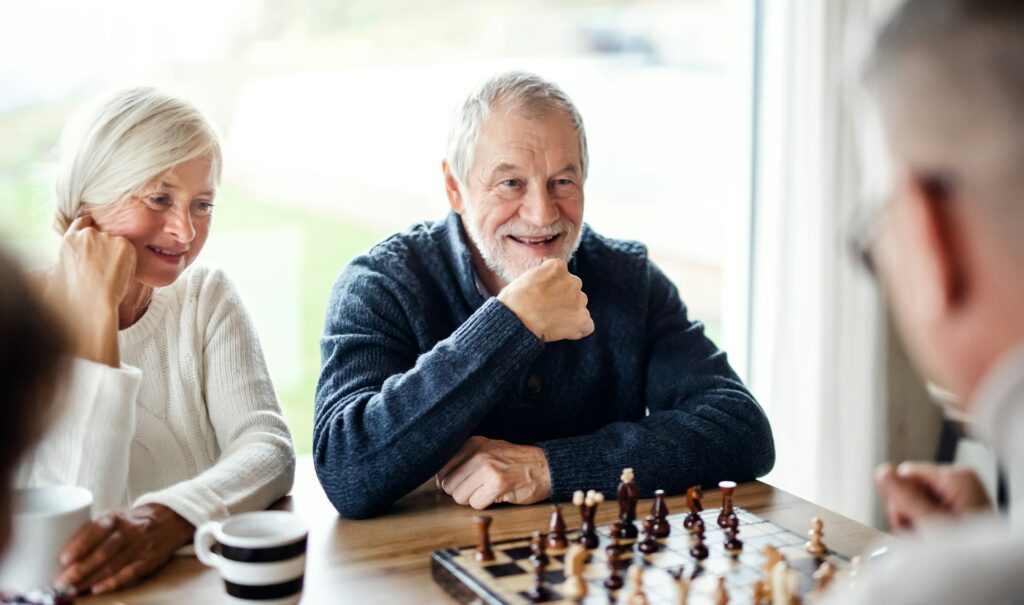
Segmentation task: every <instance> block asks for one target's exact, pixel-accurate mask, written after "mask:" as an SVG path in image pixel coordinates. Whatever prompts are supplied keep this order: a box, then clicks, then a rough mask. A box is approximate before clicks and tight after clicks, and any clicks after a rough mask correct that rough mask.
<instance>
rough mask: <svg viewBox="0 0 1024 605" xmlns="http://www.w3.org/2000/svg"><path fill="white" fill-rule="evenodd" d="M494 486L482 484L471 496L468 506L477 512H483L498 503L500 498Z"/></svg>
mask: <svg viewBox="0 0 1024 605" xmlns="http://www.w3.org/2000/svg"><path fill="white" fill-rule="evenodd" d="M499 495H500V494H499V493H497V492H496V491H495V489H494V486H493V485H487V484H486V483H481V484H480V486H479V487H477V489H476V490H475V491H474V492H473V493H472V494H470V496H469V500H468V502H467V503H468V504H469V505H470V506H472V507H473V508H475V509H477V510H483V509H485V508H487V507H488V506H490V505H492V504H494V503H495V502H497V501H498V496H499Z"/></svg>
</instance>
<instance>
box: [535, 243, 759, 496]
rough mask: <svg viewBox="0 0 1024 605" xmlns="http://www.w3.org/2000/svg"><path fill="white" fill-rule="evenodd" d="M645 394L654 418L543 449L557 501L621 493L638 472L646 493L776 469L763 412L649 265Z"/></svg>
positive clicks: (620, 424) (742, 478)
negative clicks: (590, 492) (623, 477)
mask: <svg viewBox="0 0 1024 605" xmlns="http://www.w3.org/2000/svg"><path fill="white" fill-rule="evenodd" d="M648 276H649V284H650V285H649V298H648V300H649V303H648V321H647V331H646V333H647V339H646V340H647V362H646V397H645V404H646V407H647V410H648V415H647V416H646V417H644V418H642V419H640V420H638V421H636V422H614V423H612V424H609V425H607V426H605V427H603V428H601V429H600V430H598V431H597V432H595V433H592V434H590V435H583V436H578V437H570V438H565V439H555V440H551V441H546V442H542V443H539V444H538V445H539V446H541V447H542V448H543V449H544V452H545V454H546V456H547V459H548V466H549V468H550V471H551V479H552V498H553V499H556V500H564V499H568V498H570V497H571V495H572V491H573V490H574V489H579V488H595V489H598V488H600V489H604V490H608V491H609V492H610V491H612V490H614V489H615V485H616V484H617V481H618V475H619V472H620V471H621V469H622V468H624V467H632V468H633V469H634V472H635V473H636V476H637V482H638V484H639V485H640V486H641V488H642V492H643V495H644V496H645V497H649V496H651V495H652V494H653V492H654V490H655V489H664V490H666V491H667V492H669V493H674V492H679V491H681V490H683V489H685V488H686V487H687V486H690V485H696V484H702V485H707V484H710V483H714V482H717V481H719V480H722V479H732V480H736V481H745V480H750V479H754V478H756V477H758V476H761V475H763V474H765V473H767V472H768V471H769V470H771V468H772V466H773V464H774V462H775V446H774V441H773V439H772V432H771V427H770V426H769V424H768V419H767V417H766V416H765V414H764V412H763V411H762V410H761V407H760V406H759V405H758V404H757V402H756V401H755V400H754V397H753V396H752V395H751V394H750V392H749V391H748V390H747V388H746V387H745V386H744V385H743V383H742V381H741V380H740V379H739V377H738V376H737V375H736V373H735V372H734V371H733V369H732V368H731V367H730V365H729V362H728V360H727V359H726V355H725V353H724V352H722V351H720V350H719V349H718V348H717V347H716V346H715V344H714V343H713V342H711V340H710V339H708V338H707V336H705V335H704V328H703V326H702V325H701V323H700V322H696V321H691V320H690V319H689V318H688V317H687V313H686V307H685V305H684V304H683V302H682V300H680V298H679V294H678V292H677V291H676V288H675V286H674V285H672V283H671V282H670V281H669V280H668V278H667V277H666V276H665V275H664V274H663V273H662V272H661V271H660V270H659V269H658V268H657V267H655V266H654V264H653V263H650V262H648Z"/></svg>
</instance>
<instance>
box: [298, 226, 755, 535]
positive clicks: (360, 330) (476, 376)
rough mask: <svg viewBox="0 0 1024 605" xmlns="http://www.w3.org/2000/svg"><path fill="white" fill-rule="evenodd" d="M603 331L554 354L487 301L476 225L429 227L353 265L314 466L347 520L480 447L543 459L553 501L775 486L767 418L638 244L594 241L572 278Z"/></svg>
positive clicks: (337, 323)
mask: <svg viewBox="0 0 1024 605" xmlns="http://www.w3.org/2000/svg"><path fill="white" fill-rule="evenodd" d="M569 269H570V271H571V272H572V273H573V274H575V275H576V276H578V277H579V278H580V279H581V280H582V282H583V290H584V292H585V293H586V294H587V297H588V299H589V303H588V309H589V311H590V314H591V317H592V318H593V321H594V325H595V330H594V333H593V334H591V335H590V336H588V337H586V338H584V339H582V340H579V341H560V342H552V343H547V344H545V343H543V342H542V341H541V340H539V339H538V338H537V337H536V336H534V335H533V333H532V332H530V331H529V330H528V329H527V328H526V326H524V325H523V323H522V322H521V321H520V320H519V319H518V317H516V315H515V314H514V313H513V312H512V311H511V310H509V309H508V308H507V307H505V305H503V304H502V303H501V302H500V301H499V300H498V299H497V298H494V297H491V298H485V297H484V296H483V295H482V294H481V293H480V291H479V290H478V288H477V286H476V281H475V277H474V273H473V265H472V261H471V256H470V249H469V247H468V245H467V239H466V234H465V231H464V228H463V227H462V223H461V219H460V217H459V216H458V215H457V214H455V213H449V215H448V217H447V218H446V219H445V220H443V221H438V222H425V223H421V224H418V225H415V226H413V227H412V228H410V229H409V230H407V231H405V232H404V233H401V234H397V235H394V236H392V237H390V238H388V239H387V240H385V241H383V242H381V243H380V244H378V245H377V246H375V247H374V248H373V249H372V250H370V251H369V252H368V253H367V254H365V255H362V256H360V257H358V258H356V259H355V260H353V261H352V262H351V263H350V264H349V266H348V267H346V268H345V269H344V271H343V272H342V273H341V275H340V276H339V278H338V280H337V282H336V283H335V285H334V287H333V289H332V291H331V295H330V301H329V304H328V309H327V317H326V322H325V328H324V335H323V338H322V340H321V347H320V348H321V359H322V368H321V374H320V380H319V381H318V384H317V389H316V404H315V414H314V428H313V456H314V462H315V466H316V471H317V474H318V476H319V479H320V482H321V483H322V485H323V487H324V490H325V491H326V493H327V496H328V497H329V498H330V500H331V502H332V503H333V504H334V506H335V507H336V508H337V509H338V511H339V512H340V513H341V514H342V515H343V516H346V517H351V518H365V517H369V516H373V515H376V514H379V513H381V512H383V511H385V510H386V509H387V507H388V506H389V505H391V504H392V503H393V502H394V501H396V500H397V499H399V498H401V497H402V496H404V495H405V494H407V493H409V492H410V491H412V490H413V489H415V488H416V487H417V486H419V485H421V484H422V483H423V482H424V481H426V480H428V479H430V477H431V476H432V475H434V474H435V473H436V472H437V471H438V470H440V469H441V467H442V466H443V465H444V464H445V463H446V462H447V461H448V460H449V459H450V458H451V457H452V456H453V455H454V454H455V453H456V452H457V451H458V450H459V448H460V447H461V446H462V444H463V443H464V442H465V441H466V439H468V438H469V437H471V436H473V435H482V436H485V437H488V438H492V439H504V440H507V441H511V442H513V443H519V444H534V445H536V446H538V447H540V448H542V449H543V451H544V454H545V456H546V458H547V463H548V467H549V470H550V473H551V489H552V493H551V498H552V500H556V501H557V500H568V499H570V498H571V496H572V493H573V491H574V490H577V489H596V490H599V491H603V492H604V493H606V494H611V493H614V490H615V487H616V485H617V484H618V481H619V475H620V473H621V471H622V469H623V468H624V467H632V468H633V469H634V471H635V473H636V480H637V483H638V484H639V485H640V487H641V494H642V495H643V496H645V497H647V496H651V495H652V494H653V493H654V490H655V489H664V490H665V491H666V492H667V493H678V492H681V491H683V490H685V489H686V487H688V486H690V485H694V484H712V483H714V482H717V481H719V480H721V479H733V480H737V481H744V480H749V479H754V478H755V477H758V476H760V475H762V474H764V473H767V472H768V471H769V470H770V469H771V467H772V465H773V464H774V460H775V450H774V444H773V441H772V434H771V428H770V427H769V424H768V420H767V418H766V417H765V415H764V412H763V411H762V410H761V408H760V406H758V404H757V402H756V401H755V400H754V398H753V396H751V394H750V392H749V391H748V390H747V389H746V387H745V386H744V385H743V383H742V381H741V380H740V379H739V377H738V376H737V375H736V373H735V372H734V371H733V370H732V368H731V367H730V366H729V362H728V361H727V358H726V355H725V353H724V352H722V351H720V350H719V349H718V348H717V347H716V346H715V345H714V343H712V342H711V340H709V339H708V338H707V337H706V336H705V335H704V330H703V326H702V325H701V324H700V323H699V322H696V321H693V320H691V319H690V318H689V317H688V316H687V312H686V307H685V305H684V304H683V302H682V301H681V300H680V297H679V294H678V292H677V291H676V288H675V286H673V284H672V283H671V282H670V281H669V280H668V278H666V277H665V275H664V274H663V273H662V272H661V271H660V270H659V269H658V268H657V267H656V266H655V265H654V264H653V263H652V262H651V261H650V260H649V259H648V258H647V250H646V248H645V247H644V246H643V245H642V244H639V243H636V242H627V241H618V240H613V239H609V238H605V237H602V236H601V235H599V234H597V233H595V232H594V231H593V230H591V229H590V228H589V227H586V226H585V227H584V231H583V236H582V240H581V243H580V246H579V249H578V250H577V252H576V254H575V255H574V257H573V259H572V260H571V262H570V264H569Z"/></svg>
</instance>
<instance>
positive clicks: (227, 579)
mask: <svg viewBox="0 0 1024 605" xmlns="http://www.w3.org/2000/svg"><path fill="white" fill-rule="evenodd" d="M308 534H309V529H308V528H307V527H306V524H305V523H303V522H302V520H301V519H299V517H298V516H296V515H295V513H291V512H288V511H277V510H268V511H259V512H254V513H244V514H241V515H236V516H234V517H228V518H227V519H224V520H223V521H208V522H206V523H204V524H203V525H201V526H200V527H199V529H198V530H196V536H195V547H196V556H197V557H199V560H200V561H202V562H203V563H204V564H206V565H209V566H210V567H214V568H216V569H217V571H219V572H220V576H221V578H222V579H223V580H224V589H225V590H226V591H227V593H228V599H229V602H231V603H248V604H249V605H252V604H254V603H259V604H260V605H291V604H293V603H298V602H299V599H300V598H301V597H302V580H303V575H304V572H305V567H306V538H307V536H308ZM215 543H216V544H218V545H219V546H220V548H219V552H215V551H214V550H213V545H214V544H215Z"/></svg>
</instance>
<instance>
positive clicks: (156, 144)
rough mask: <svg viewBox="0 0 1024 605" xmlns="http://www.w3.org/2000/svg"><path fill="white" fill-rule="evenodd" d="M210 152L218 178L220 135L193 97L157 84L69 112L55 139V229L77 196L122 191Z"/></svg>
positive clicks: (94, 199)
mask: <svg viewBox="0 0 1024 605" xmlns="http://www.w3.org/2000/svg"><path fill="white" fill-rule="evenodd" d="M205 153H209V154H210V156H211V159H212V160H213V164H212V166H211V173H210V175H211V178H212V179H213V182H214V183H219V182H220V172H221V164H222V158H221V148H220V139H219V137H218V136H217V133H216V131H215V130H214V128H213V126H212V125H211V124H210V123H209V122H208V121H207V119H206V118H205V117H204V116H203V114H202V112H200V111H199V109H197V108H196V107H194V106H193V105H192V104H191V103H188V102H187V101H184V100H182V99H180V98H178V97H175V96H172V95H170V94H167V93H165V92H163V91H160V90H158V89H156V88H150V87H138V88H128V89H125V90H121V91H118V92H115V93H113V94H111V95H109V96H108V97H106V98H103V99H100V101H99V102H98V103H97V104H95V105H91V106H89V107H87V108H86V109H85V111H84V112H82V113H80V114H78V115H77V116H75V119H74V120H73V121H72V123H71V126H70V127H69V128H68V129H67V130H66V131H65V134H64V137H63V138H62V139H61V142H60V161H59V163H58V166H57V176H56V181H55V186H54V205H55V217H54V229H56V231H57V233H59V234H63V233H64V232H65V231H67V229H68V226H69V225H70V224H71V223H72V222H73V221H74V220H75V219H76V218H78V212H79V208H80V207H81V205H82V203H83V202H88V203H90V204H109V203H111V202H116V201H119V200H122V199H124V198H125V197H126V196H129V195H131V194H133V193H136V192H137V191H138V190H139V189H141V188H142V187H144V186H145V185H146V184H147V183H148V182H149V181H150V180H151V179H153V178H154V177H156V176H159V175H161V174H163V173H165V172H167V171H168V170H170V169H171V168H173V167H175V166H177V165H179V164H182V163H184V162H187V161H189V160H192V159H194V158H197V157H199V156H201V155H203V154H205Z"/></svg>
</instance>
